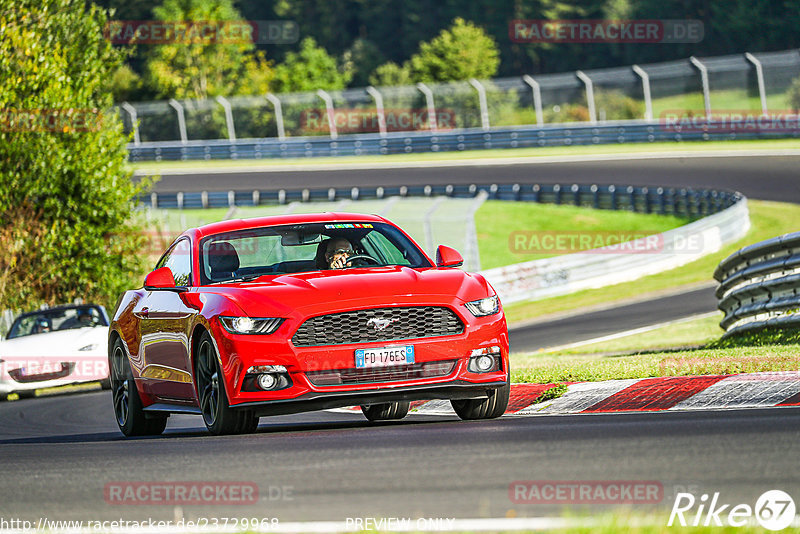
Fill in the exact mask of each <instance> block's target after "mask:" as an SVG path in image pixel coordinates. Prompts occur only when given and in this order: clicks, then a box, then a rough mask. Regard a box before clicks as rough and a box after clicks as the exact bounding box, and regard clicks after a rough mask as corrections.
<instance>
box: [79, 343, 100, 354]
mask: <svg viewBox="0 0 800 534" xmlns="http://www.w3.org/2000/svg"><path fill="white" fill-rule="evenodd" d="M99 346H100V345H99V344H98V343H92V344H91V345H86V346H83V347H81V348H79V349H78V352H89V351H90V350H96V349H97V347H99Z"/></svg>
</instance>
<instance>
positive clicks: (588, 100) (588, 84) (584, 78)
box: [575, 70, 597, 124]
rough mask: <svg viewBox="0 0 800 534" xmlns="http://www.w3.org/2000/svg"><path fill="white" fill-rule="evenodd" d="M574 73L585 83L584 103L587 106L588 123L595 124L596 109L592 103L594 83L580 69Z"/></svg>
mask: <svg viewBox="0 0 800 534" xmlns="http://www.w3.org/2000/svg"><path fill="white" fill-rule="evenodd" d="M575 75H576V76H577V77H578V78H580V80H581V81H582V82H583V83H584V85H586V103H587V104H588V106H589V123H590V124H597V110H596V109H595V105H594V84H593V83H592V79H591V78H589V77H588V76H587V75H586V73H585V72H583V71H582V70H579V71H576V72H575Z"/></svg>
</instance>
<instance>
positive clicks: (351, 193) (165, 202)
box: [139, 183, 743, 218]
mask: <svg viewBox="0 0 800 534" xmlns="http://www.w3.org/2000/svg"><path fill="white" fill-rule="evenodd" d="M481 191H485V192H486V194H487V195H488V199H489V200H514V201H530V202H541V203H546V204H565V205H572V206H584V207H589V208H594V209H611V210H627V211H635V212H639V213H657V214H661V215H678V216H682V217H691V218H698V217H704V216H707V215H711V214H712V213H717V212H719V211H721V210H724V209H726V208H728V207H730V206H732V205H734V204H735V203H737V202H738V201H739V200H740V199H742V198H743V197H742V196H741V195H740V194H739V193H735V192H730V191H716V190H711V189H691V188H683V189H676V188H665V187H635V186H631V185H628V186H620V185H597V184H594V185H578V184H520V183H516V184H470V185H454V184H445V185H435V184H428V185H419V186H393V187H380V186H379V187H345V188H342V187H339V188H335V187H331V188H327V189H323V188H319V189H278V190H258V189H256V190H247V191H242V190H240V191H202V192H180V191H179V192H174V193H151V194H149V195H143V196H142V197H140V199H139V200H140V201H141V203H142V204H143V205H145V206H149V207H152V208H167V209H169V208H177V209H185V208H222V207H234V206H259V205H270V204H289V203H291V202H314V201H328V202H334V201H337V200H344V199H350V200H374V199H383V198H390V197H393V196H400V197H411V196H417V197H430V196H448V197H454V198H474V197H475V196H477V195H478V194H479V193H480V192H481Z"/></svg>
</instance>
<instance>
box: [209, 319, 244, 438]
mask: <svg viewBox="0 0 800 534" xmlns="http://www.w3.org/2000/svg"><path fill="white" fill-rule="evenodd" d="M196 362H197V363H196V382H195V383H196V384H197V398H198V400H199V401H200V411H201V412H202V414H203V422H204V423H205V424H206V428H207V429H208V431H209V432H211V433H212V434H214V435H216V436H222V435H225V434H244V433H251V432H254V431H255V430H256V428H258V417H256V416H255V415H254V414H253V412H252V411H250V410H241V409H235V408H231V407H230V406H229V405H228V395H227V394H226V393H225V385H224V384H223V382H222V370H221V368H220V365H219V357H218V354H217V349H216V348H215V347H214V343H213V342H212V340H211V336H210V335H209V334H208V332H205V333H203V335H202V336H201V337H200V343H198V345H197V355H196Z"/></svg>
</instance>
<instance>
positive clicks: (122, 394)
mask: <svg viewBox="0 0 800 534" xmlns="http://www.w3.org/2000/svg"><path fill="white" fill-rule="evenodd" d="M108 360H109V361H108V369H109V374H110V376H109V382H110V384H111V398H112V401H113V404H114V416H115V418H116V420H117V425H118V426H119V429H120V431H121V432H122V433H123V434H124V435H125V436H128V437H130V436H157V435H159V434H161V433H162V432H164V428H165V427H166V426H167V418H168V417H169V415H160V414H148V413H145V411H144V408H143V407H142V400H141V399H140V398H139V392H138V391H137V389H136V383H135V382H134V380H133V372H132V371H131V365H130V362H129V361H128V355H127V353H126V352H125V347H123V345H122V340H121V339H119V338H117V339H116V341H114V345H113V346H112V347H111V354H109V356H108Z"/></svg>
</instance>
